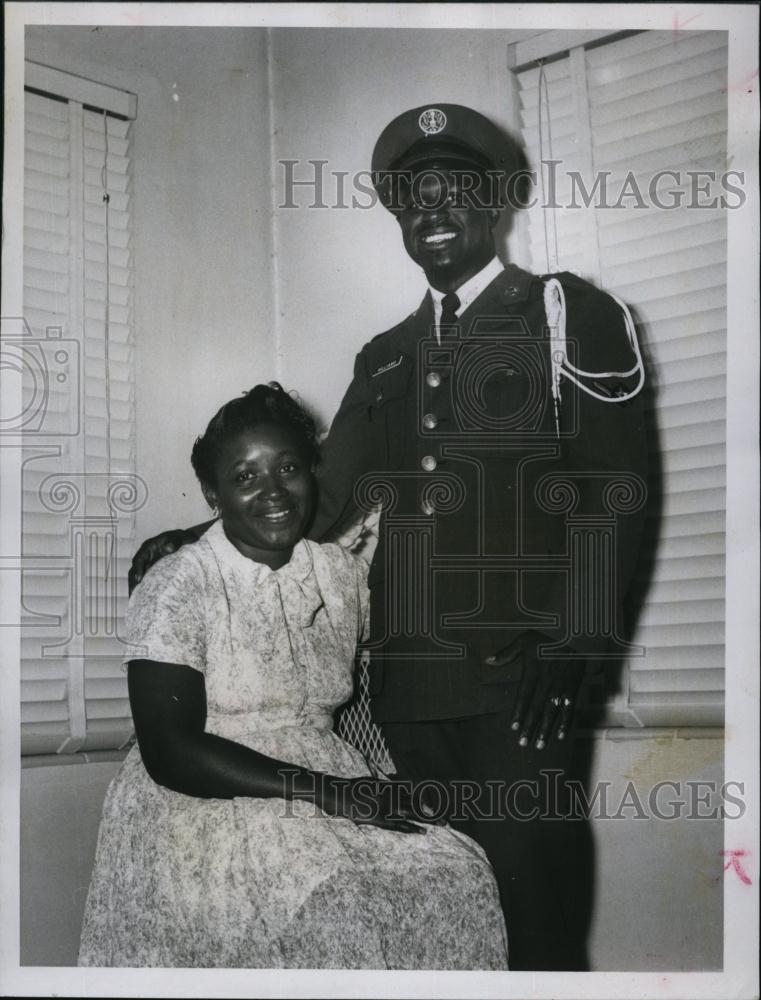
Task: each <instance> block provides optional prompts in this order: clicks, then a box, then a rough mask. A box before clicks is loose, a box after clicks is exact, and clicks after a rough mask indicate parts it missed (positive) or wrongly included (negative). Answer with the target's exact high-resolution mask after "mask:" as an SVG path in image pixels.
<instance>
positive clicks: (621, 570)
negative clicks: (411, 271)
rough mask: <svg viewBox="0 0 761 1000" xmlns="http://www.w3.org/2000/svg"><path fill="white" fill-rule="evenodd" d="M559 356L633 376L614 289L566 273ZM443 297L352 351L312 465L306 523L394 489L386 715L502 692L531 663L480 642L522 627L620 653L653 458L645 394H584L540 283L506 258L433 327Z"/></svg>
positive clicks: (420, 713) (431, 714) (594, 652)
mask: <svg viewBox="0 0 761 1000" xmlns="http://www.w3.org/2000/svg"><path fill="white" fill-rule="evenodd" d="M556 277H557V278H558V279H559V281H560V282H561V284H562V287H563V291H564V294H565V300H566V339H567V355H568V357H569V359H570V360H571V361H572V362H573V363H574V364H575V365H576V367H577V368H579V369H583V370H585V371H588V372H589V371H591V372H596V373H601V374H600V376H599V377H597V378H595V379H594V380H590V379H589V378H587V379H586V380H585V381H586V383H587V384H592V381H594V382H595V391H596V392H597V393H598V394H599V395H602V396H605V397H608V398H610V399H611V400H615V399H616V398H617V394H618V395H621V394H623V393H625V392H627V391H629V390H631V389H632V388H633V387H634V386H635V385H636V377H634V376H629V377H625V376H620V375H609V374H606V373H626V372H628V371H629V370H630V369H632V367H633V366H634V364H635V355H634V353H633V350H632V347H631V344H630V342H629V339H628V337H627V334H626V328H625V324H624V317H623V313H622V310H621V309H620V307H619V306H618V304H617V303H616V302H615V301H614V300H613V299H612V298H611V297H610V296H608V295H606V294H605V293H603V292H600V291H598V290H597V289H596V288H594V287H593V286H592V285H590V284H588V283H587V282H585V281H583V280H582V279H580V278H577V277H575V276H574V275H571V274H566V273H563V274H560V275H557V276H556ZM433 323H434V317H433V305H432V301H431V297H430V295H427V296H426V298H425V299H424V301H423V303H422V304H421V306H420V308H419V309H418V310H417V311H416V312H415V313H413V314H412V315H411V316H409V317H408V318H407V319H405V320H404V321H403V322H401V323H400V324H399V325H398V326H396V327H394V328H393V329H392V330H388V331H387V332H385V333H382V334H380V335H379V336H377V337H375V338H374V339H373V340H371V341H370V342H369V343H368V344H366V345H365V347H364V348H363V349H362V350H361V351H360V353H359V354H358V355H357V358H356V363H355V368H354V378H353V381H352V383H351V385H350V386H349V389H348V391H347V392H346V395H345V397H344V399H343V402H342V403H341V406H340V408H339V410H338V413H337V415H336V417H335V419H334V421H333V424H332V426H331V429H330V433H329V435H328V437H327V439H326V442H325V444H324V447H323V459H322V462H321V463H320V466H319V469H318V476H319V483H320V504H319V510H318V513H317V515H316V519H315V524H314V526H313V532H312V533H313V535H314V536H315V537H325V536H326V535H329V534H330V533H331V530H332V531H335V530H338V529H339V528H340V526H341V524H342V523H345V521H346V519H348V518H349V517H351V516H356V514H357V509H358V508H359V509H363V508H364V509H370V508H371V507H372V506H373V505H374V504H376V505H377V504H378V503H381V504H382V505H383V513H382V517H381V522H380V536H379V542H378V546H377V549H376V551H375V555H374V558H373V561H372V565H371V567H370V573H369V585H370V592H371V604H370V619H371V622H370V633H371V634H370V642H369V647H370V653H371V655H370V695H371V706H372V710H373V715H374V718H375V719H376V721H386V722H388V721H413V720H425V719H446V718H450V719H451V718H462V717H468V716H474V715H479V714H482V713H487V712H492V711H495V710H499V709H501V708H504V707H505V706H506V705H507V704H508V702H509V699H510V697H511V696H512V693H514V682H515V681H516V680H517V679H518V674H519V671H520V667H521V664H520V662H515V663H512V664H508V665H505V666H501V667H500V666H490V665H488V664H487V663H486V662H485V660H486V657H488V656H489V655H490V654H491V653H493V652H495V651H496V650H499V649H500V648H502V647H503V646H505V645H507V644H508V643H509V642H510V641H511V640H512V639H513V638H515V637H516V636H517V635H518V634H519V633H521V632H525V631H526V630H532V631H535V632H538V633H540V634H541V635H542V636H544V637H545V640H546V641H545V642H544V645H543V654H544V655H547V656H554V657H568V656H572V657H575V658H582V659H584V660H589V659H598V660H600V659H602V660H605V659H606V658H614V657H615V658H619V657H620V656H621V655H622V651H623V650H624V649H625V647H624V645H623V644H622V639H621V635H622V625H621V602H622V599H623V597H624V595H625V593H626V590H627V587H628V585H629V582H630V580H631V577H632V573H633V569H634V562H635V556H636V553H637V549H638V546H639V539H640V533H641V523H642V507H643V505H644V499H645V496H644V494H645V486H644V479H645V475H646V471H645V470H646V458H645V434H644V428H643V420H642V402H641V394H640V395H637V396H635V397H634V398H632V399H630V400H628V401H625V402H616V401H611V402H603V401H600V400H599V399H594V398H591V397H590V396H589V395H587V394H586V393H584V392H582V391H581V390H579V389H578V388H577V387H576V385H574V383H573V382H572V381H571V380H570V379H568V378H566V377H564V378H562V379H561V383H560V391H561V401H560V405H559V406H558V407H557V408H556V406H555V402H554V399H553V394H552V391H551V385H552V377H553V370H552V365H551V352H552V350H553V344H552V342H551V338H550V331H549V330H548V328H547V319H546V312H545V304H544V281H543V279H541V278H538V277H535V276H533V275H531V274H528V273H527V272H525V271H522V270H521V269H519V268H517V267H515V266H512V265H509V266H508V267H506V268H505V270H504V271H503V272H502V274H500V275H499V276H498V277H497V278H495V280H494V281H493V282H492V283H491V284H490V285H489V286H488V287H487V288H486V289H485V290H484V291H483V292H482V293H481V295H480V296H479V297H478V298H477V299H476V300H475V301H474V302H473V303H472V305H470V306H469V307H468V309H467V310H466V311H465V312H464V313H463V315H462V316H460V317H459V320H458V324H457V326H455V327H452V328H446V327H445V328H442V330H441V341H440V343H438V342H437V340H436V336H435V329H434V326H433Z"/></svg>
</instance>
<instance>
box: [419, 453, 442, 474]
mask: <svg viewBox="0 0 761 1000" xmlns="http://www.w3.org/2000/svg"><path fill="white" fill-rule="evenodd" d="M420 464H421V465H422V467H423V468H424V469H425V471H426V472H433V471H434V469H435V468H436V466H437V465H438V462H437V461H436V459H435V458H434V457H433V455H425V456H424V457H423V459H422V460H421V462H420Z"/></svg>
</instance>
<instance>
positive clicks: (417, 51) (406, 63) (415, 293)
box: [272, 28, 517, 419]
mask: <svg viewBox="0 0 761 1000" xmlns="http://www.w3.org/2000/svg"><path fill="white" fill-rule="evenodd" d="M509 37H510V32H506V31H497V30H494V31H451V30H425V31H422V30H421V31H404V32H399V31H396V30H393V29H377V28H373V29H370V28H368V29H357V30H352V31H350V32H346V31H343V30H341V29H318V30H303V29H279V30H274V31H273V32H272V80H273V97H274V114H275V142H274V150H273V158H274V159H276V160H280V159H298V160H301V161H303V167H302V168H300V169H299V172H298V173H297V176H299V177H301V178H308V177H310V176H312V168H310V167H308V165H307V163H306V161H307V160H309V159H322V160H328V161H329V162H328V164H327V165H326V167H325V168H324V169H325V174H326V176H327V175H328V174H329V172H330V171H331V170H335V171H348V173H349V177H351V176H353V175H354V174H355V173H356V172H357V171H367V170H369V169H370V159H371V156H372V151H373V146H374V145H375V140H376V139H377V138H378V136H379V135H380V132H381V130H382V129H383V128H384V127H385V126H386V125H387V124H388V123H389V122H390V121H391V119H392V118H394V117H395V116H396V115H398V114H400V113H401V112H402V111H404V110H405V109H406V108H410V107H415V106H416V105H421V104H426V103H429V102H430V103H432V104H435V103H455V104H466V105H470V106H471V107H474V108H477V109H478V110H480V111H482V112H483V113H484V114H486V115H488V116H490V117H491V118H493V120H495V121H496V122H498V123H499V124H500V125H502V126H503V127H506V128H511V127H512V128H513V130H516V125H517V123H516V122H515V120H514V114H513V110H512V98H511V85H510V81H509V77H508V70H507V41H508V38H509ZM282 177H283V174H282V173H281V172H279V173H278V176H277V181H278V183H277V184H276V193H277V195H278V203H279V204H283V203H284V199H283V198H282V196H281V192H282ZM364 183H365V184H367V183H368V182H367V178H365V181H364ZM349 190H350V189H349V188H348V179H347V192H348V191H349ZM335 197H336V194H335V189H334V187H333V186H332V185H326V194H325V198H324V200H325V202H326V203H327V204H331V203H332V202H334V201H335ZM294 200H295V201H296V204H297V205H303V206H305V207H304V208H303V209H301V210H295V209H284V208H281V209H278V210H277V211H276V215H275V224H276V245H277V283H276V287H277V293H276V294H277V300H278V310H279V312H278V333H279V343H278V371H279V374H280V377H281V379H282V381H283V382H284V383H285V384H287V385H288V386H289V387H293V388H296V389H298V390H299V391H300V392H301V393H302V395H303V396H304V398H305V399H306V400H307V401H308V402H309V403H310V404H311V405H313V406H314V407H315V408H316V410H317V411H318V413H319V414H320V415H321V416H323V417H324V418H327V419H329V418H330V417H332V415H333V413H334V412H335V409H336V407H337V406H338V404H339V402H340V400H341V396H342V395H343V392H344V391H345V389H346V386H347V385H348V384H349V380H350V378H351V372H352V364H353V360H354V355H355V354H356V352H357V351H358V350H359V348H360V347H362V345H363V344H364V343H365V342H366V341H367V340H369V339H370V338H371V337H372V336H374V335H375V334H377V333H381V332H382V331H383V330H386V329H388V328H389V327H390V326H393V325H394V324H395V323H398V322H399V321H400V320H401V319H403V318H404V317H405V316H406V315H407V314H408V313H409V312H411V311H412V310H413V309H414V308H415V307H416V306H417V304H418V303H419V301H420V299H421V298H422V296H423V294H424V292H425V288H426V284H425V278H424V276H423V273H422V271H421V270H419V269H418V268H417V267H416V266H415V265H414V264H412V262H411V261H410V260H409V258H408V257H407V255H406V253H405V251H404V248H403V246H402V241H401V237H400V233H399V227H398V225H397V223H396V222H395V220H394V218H393V217H392V216H391V214H390V213H389V212H387V211H386V210H385V209H384V208H382V207H381V206H380V205H376V206H375V207H374V208H372V209H364V210H363V209H361V208H355V209H351V208H345V209H339V208H332V209H311V210H310V209H308V208H307V207H306V206H308V205H309V204H310V203H311V202H312V200H313V198H312V193H311V191H309V190H307V189H300V190H299V191H298V192H297V194H296V196H295V198H294ZM349 200H350V196H347V198H346V201H349ZM363 200H364V201H365V202H366V201H367V199H366V198H363Z"/></svg>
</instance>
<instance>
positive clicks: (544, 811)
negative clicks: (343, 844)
mask: <svg viewBox="0 0 761 1000" xmlns="http://www.w3.org/2000/svg"><path fill="white" fill-rule="evenodd" d="M511 719H512V710H511V709H510V708H508V709H506V710H504V711H498V712H494V713H491V714H487V715H478V716H473V717H469V718H463V719H446V720H435V721H424V722H384V723H382V725H381V730H382V732H383V736H384V738H385V740H386V743H387V745H388V748H389V751H390V753H391V756H392V758H393V761H394V764H395V766H396V769H397V777H399V778H401V779H406V780H409V781H412V782H415V783H417V782H424V783H425V784H426V786H427V789H428V791H427V792H426V798H427V801H428V802H429V803H430V804H431V805H432V806H434V808H436V807H437V806H438V805H439V802H438V801H437V797H438V799H440V800H441V807H442V808H441V811H443V809H444V808H445V807H446V808H447V809H448V812H447V815H448V816H449V821H450V823H451V825H452V826H453V827H454V828H455V829H460V830H462V831H463V832H464V833H466V834H468V835H469V836H471V837H472V838H473V839H474V840H476V841H477V842H478V843H479V844H480V845H481V846H482V847H483V849H484V851H485V852H486V855H487V856H488V858H489V860H490V862H491V865H492V867H493V869H494V874H495V877H496V880H497V884H498V886H499V892H500V897H501V902H502V909H503V912H504V915H505V923H506V926H507V934H508V950H509V965H510V969H511V970H519V969H524V970H536V971H538V970H573V971H584V970H585V969H587V968H588V964H587V957H586V943H585V939H586V933H587V928H588V923H589V915H590V911H591V891H592V857H591V850H592V845H591V837H590V830H589V826H588V821H587V820H586V819H585V818H584V817H583V816H580V817H578V818H568V817H569V807H570V803H571V801H572V797H571V796H570V795H569V786H568V784H567V781H568V780H571V779H574V778H575V777H576V775H578V774H579V773H580V770H579V767H578V766H577V765H576V762H575V760H574V745H575V743H576V742H577V741H575V740H574V735H573V733H571V734H569V736H568V737H567V738H566V739H565V740H563V741H558V740H556V739H555V738H554V737H553V738H552V739H551V740H550V741H549V742H548V743H547V746H546V747H545V749H543V750H536V749H535V748H534V747H533V745H530V746H528V747H521V746H519V745H518V733H516V732H515V731H513V730H511V728H510V722H511ZM579 742H584V743H588V741H586V740H585V741H579ZM576 780H579V779H578V778H576ZM432 782H436V783H437V786H439V787H440V789H442V790H445V791H437V790H436V788H435V787H434V786H432V784H431V783H432ZM421 791H422V790H421ZM575 811H576V812H578V810H575Z"/></svg>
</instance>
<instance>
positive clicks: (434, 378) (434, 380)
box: [425, 372, 441, 389]
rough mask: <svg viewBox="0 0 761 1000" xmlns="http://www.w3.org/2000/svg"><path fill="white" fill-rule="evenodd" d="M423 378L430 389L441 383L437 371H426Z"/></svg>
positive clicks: (436, 387)
mask: <svg viewBox="0 0 761 1000" xmlns="http://www.w3.org/2000/svg"><path fill="white" fill-rule="evenodd" d="M425 380H426V382H427V383H428V385H429V386H430V387H431V388H432V389H438V387H439V386H440V385H441V375H439V373H438V372H428V374H427V375H426V377H425Z"/></svg>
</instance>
